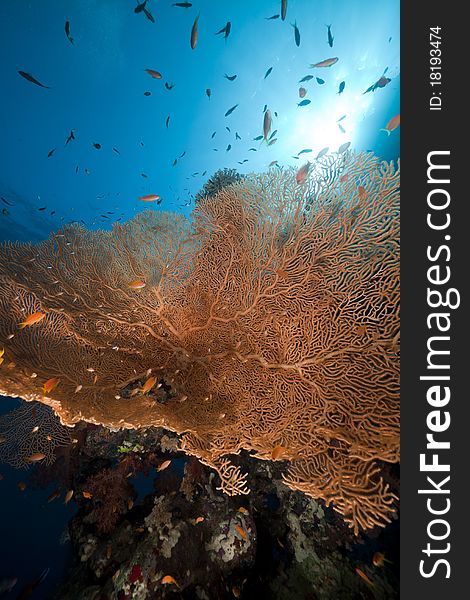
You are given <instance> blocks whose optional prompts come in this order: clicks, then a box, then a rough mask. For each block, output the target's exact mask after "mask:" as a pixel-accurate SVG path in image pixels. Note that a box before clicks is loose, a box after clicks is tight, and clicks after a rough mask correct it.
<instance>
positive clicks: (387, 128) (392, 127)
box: [380, 114, 400, 135]
mask: <svg viewBox="0 0 470 600" xmlns="http://www.w3.org/2000/svg"><path fill="white" fill-rule="evenodd" d="M399 125H400V115H399V114H398V115H395V116H394V117H393V118H392V119H390V121H389V122H388V123H387V125H386V126H385V129H380V131H386V132H387V135H390V133H391V132H392V131H394V130H395V129H396V128H397V127H398V126H399Z"/></svg>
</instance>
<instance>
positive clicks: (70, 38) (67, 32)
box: [65, 21, 73, 44]
mask: <svg viewBox="0 0 470 600" xmlns="http://www.w3.org/2000/svg"><path fill="white" fill-rule="evenodd" d="M65 35H66V36H67V39H68V41H69V42H70V43H71V44H73V37H72V36H71V35H70V21H65Z"/></svg>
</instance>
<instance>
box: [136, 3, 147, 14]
mask: <svg viewBox="0 0 470 600" xmlns="http://www.w3.org/2000/svg"><path fill="white" fill-rule="evenodd" d="M146 4H147V0H144V1H143V2H142V4H139V3H137V6H136V7H135V8H134V12H135V13H136V14H138V13H140V12H142V11H143V10H144V8H145V5H146Z"/></svg>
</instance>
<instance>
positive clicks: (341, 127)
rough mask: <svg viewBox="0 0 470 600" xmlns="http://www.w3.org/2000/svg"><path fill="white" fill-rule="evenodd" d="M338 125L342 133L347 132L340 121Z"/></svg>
mask: <svg viewBox="0 0 470 600" xmlns="http://www.w3.org/2000/svg"><path fill="white" fill-rule="evenodd" d="M338 127H339V129H340V131H341V133H346V129H345V128H344V127H343V126H342V125H341V124H340V123H338Z"/></svg>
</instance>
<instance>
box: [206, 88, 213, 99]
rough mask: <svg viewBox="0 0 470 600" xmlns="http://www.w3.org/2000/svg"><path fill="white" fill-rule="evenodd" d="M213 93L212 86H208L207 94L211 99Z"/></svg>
mask: <svg viewBox="0 0 470 600" xmlns="http://www.w3.org/2000/svg"><path fill="white" fill-rule="evenodd" d="M211 94H212V90H211V88H207V89H206V96H207V97H208V98H209V100H210V99H211Z"/></svg>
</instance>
